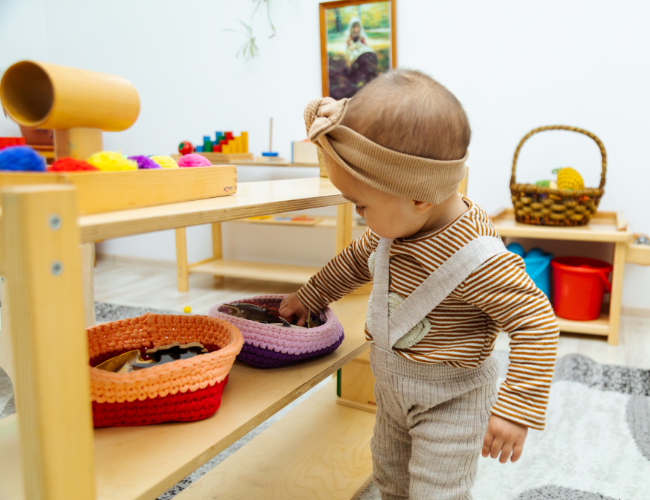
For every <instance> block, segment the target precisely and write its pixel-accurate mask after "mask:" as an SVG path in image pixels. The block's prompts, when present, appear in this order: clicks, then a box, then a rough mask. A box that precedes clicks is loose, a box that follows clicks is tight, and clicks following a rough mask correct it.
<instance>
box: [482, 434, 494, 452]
mask: <svg viewBox="0 0 650 500" xmlns="http://www.w3.org/2000/svg"><path fill="white" fill-rule="evenodd" d="M493 441H494V435H493V434H492V433H491V432H490V431H489V430H488V431H487V432H486V433H485V437H484V438H483V449H482V450H481V454H482V455H483V457H484V458H487V456H488V455H489V454H490V448H492V442H493Z"/></svg>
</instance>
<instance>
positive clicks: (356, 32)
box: [352, 24, 361, 36]
mask: <svg viewBox="0 0 650 500" xmlns="http://www.w3.org/2000/svg"><path fill="white" fill-rule="evenodd" d="M359 33H361V27H360V26H359V25H358V24H355V25H354V26H352V34H353V35H354V36H359Z"/></svg>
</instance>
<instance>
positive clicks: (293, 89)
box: [0, 0, 650, 308]
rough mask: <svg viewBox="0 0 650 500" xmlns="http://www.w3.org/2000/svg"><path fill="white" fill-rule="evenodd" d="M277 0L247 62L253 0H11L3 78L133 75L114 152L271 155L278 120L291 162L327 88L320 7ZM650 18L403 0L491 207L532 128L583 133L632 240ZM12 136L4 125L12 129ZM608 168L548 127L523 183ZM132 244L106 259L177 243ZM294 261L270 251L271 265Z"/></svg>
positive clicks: (1, 26)
mask: <svg viewBox="0 0 650 500" xmlns="http://www.w3.org/2000/svg"><path fill="white" fill-rule="evenodd" d="M270 1H271V9H272V15H273V20H274V22H275V25H276V28H277V35H276V36H275V38H273V39H270V40H269V39H267V38H266V36H267V35H268V33H269V30H268V28H267V27H266V24H265V13H264V12H260V13H259V14H258V16H257V20H256V22H255V26H256V31H257V35H258V37H257V41H258V45H259V46H260V54H259V56H258V57H256V58H255V59H253V60H251V61H248V62H246V61H244V60H243V59H242V58H239V59H237V58H235V56H234V54H235V52H236V51H237V49H238V48H239V45H240V44H241V42H243V37H240V36H239V35H237V34H235V33H230V32H226V31H224V29H228V28H234V29H237V28H238V19H239V18H242V19H244V20H246V21H248V19H249V14H250V12H251V10H252V2H243V1H240V2H232V1H225V0H210V1H207V0H205V1H199V0H192V1H187V2H183V3H179V2H171V1H169V0H159V1H155V2H154V1H144V0H139V1H137V2H134V1H125V0H111V1H101V2H100V1H93V2H88V1H83V0H49V1H47V2H44V1H43V0H3V1H2V2H1V3H0V68H1V67H6V66H8V65H9V64H10V63H12V62H14V61H16V60H20V59H24V58H29V57H34V58H41V59H47V60H49V61H51V62H54V63H59V64H65V65H70V66H77V67H81V68H86V69H92V70H97V71H103V72H107V73H114V74H118V75H122V76H124V77H126V78H128V79H130V80H131V81H132V82H133V83H134V84H135V85H136V87H137V88H138V90H139V92H140V95H141V98H142V112H141V115H140V119H139V120H138V122H137V123H136V125H135V126H134V127H133V128H131V129H130V130H128V131H126V132H123V133H119V134H105V144H106V147H107V148H110V149H115V150H117V149H121V150H122V151H123V152H124V153H127V154H136V153H140V154H153V153H169V152H171V151H172V150H173V149H174V147H175V146H176V144H177V143H178V142H179V141H180V140H182V139H189V140H193V141H196V140H197V139H200V138H201V137H202V136H203V135H204V134H206V133H212V132H214V131H215V130H222V129H232V130H234V131H239V130H248V131H249V133H250V144H251V147H252V149H253V150H254V151H255V152H259V151H261V150H263V149H266V147H267V141H268V139H267V137H268V118H269V117H270V116H273V117H274V120H275V124H276V128H275V131H274V137H275V141H274V144H275V145H276V148H275V149H278V150H279V151H280V153H281V154H282V155H285V156H288V155H289V154H290V151H289V144H290V142H291V141H292V140H298V139H302V138H303V137H304V136H305V132H304V126H303V123H302V110H303V107H304V105H305V104H306V103H307V102H308V101H309V100H310V99H311V98H313V97H316V96H318V95H319V94H320V92H321V87H320V60H319V43H320V42H319V33H318V29H319V28H318V1H316V0H300V1H298V0H270ZM649 21H650V4H649V3H648V2H645V1H642V0H635V1H633V0H630V1H626V2H608V1H604V0H598V1H592V2H587V1H584V0H549V1H546V2H543V3H542V2H519V1H515V0H493V1H491V2H483V1H480V0H464V1H463V0H457V1H455V2H430V1H428V0H408V1H407V0H398V6H397V30H398V31H397V39H398V61H399V64H400V65H401V66H407V67H412V68H419V69H422V70H424V71H426V72H428V73H430V74H432V75H433V76H434V77H435V78H437V79H439V80H440V81H441V82H442V83H444V84H445V85H447V86H448V87H449V88H450V89H451V90H452V91H453V92H454V93H455V94H456V95H457V96H458V97H459V99H460V100H461V102H463V104H464V106H465V108H466V110H467V112H468V114H469V117H470V120H471V124H472V128H473V133H474V135H473V140H472V144H471V146H470V161H469V164H470V165H471V167H472V170H471V175H470V182H469V189H470V196H471V197H473V198H474V199H476V200H477V201H478V202H479V203H481V204H483V205H484V206H485V207H486V208H487V209H488V210H494V209H496V208H498V207H501V206H507V205H508V204H509V203H510V201H509V190H508V179H509V176H510V166H511V162H512V154H513V152H514V149H515V147H516V145H517V143H518V141H519V140H520V138H521V137H522V136H523V135H524V134H525V133H527V132H528V131H529V130H530V129H532V128H534V127H537V126H539V125H547V124H555V123H558V124H567V125H575V126H579V127H583V128H586V129H588V130H590V131H592V132H594V133H595V134H597V135H598V136H599V137H600V138H601V139H602V140H603V142H604V143H605V146H606V147H607V153H608V158H609V171H608V177H607V186H606V195H605V197H604V198H603V201H602V204H601V208H602V209H603V210H622V211H624V212H625V214H626V215H627V217H628V219H629V221H630V226H631V227H632V229H633V230H635V231H638V232H650V222H648V214H650V210H649V208H648V201H647V200H648V195H647V189H648V187H650V169H649V168H648V160H647V157H646V155H645V154H644V153H645V151H644V146H645V143H646V138H647V137H649V136H650V121H649V120H648V118H647V116H648V112H649V111H650V106H649V105H650V97H649V93H648V89H649V88H650V57H648V56H649V54H648V47H650V31H648V30H647V25H648V23H649ZM23 26H26V28H23ZM12 126H13V125H11V124H7V122H6V121H2V117H0V133H3V132H4V131H5V130H7V128H8V127H12ZM599 164H600V162H599V155H598V149H597V148H596V146H595V145H594V144H593V143H591V141H590V139H588V138H586V137H582V136H577V135H575V134H570V133H568V132H567V133H555V132H552V133H551V132H547V133H545V134H543V135H540V136H537V137H534V138H533V139H531V140H530V141H529V143H528V144H527V145H526V146H525V147H524V149H523V151H522V155H521V158H520V169H519V171H518V178H519V179H521V180H527V181H535V180H538V179H540V178H544V177H548V176H549V175H550V170H551V169H552V168H554V167H556V166H563V165H571V166H574V167H575V168H577V169H578V170H579V171H580V172H581V173H583V175H584V177H585V179H586V181H587V183H588V184H589V185H596V184H597V182H598V176H599ZM241 170H242V169H240V172H241ZM240 175H243V174H240ZM249 175H250V178H257V177H256V175H262V174H259V173H257V174H256V173H251V174H249ZM201 231H203V232H201ZM206 234H207V233H206V232H205V230H201V229H198V230H194V231H192V232H191V233H190V241H191V244H190V256H191V257H192V256H199V255H207V253H209V238H208V237H207V236H206ZM238 238H246V236H244V235H238ZM314 238H318V236H317V235H314ZM323 238H324V240H323V244H322V245H321V246H325V245H328V244H329V243H327V237H326V236H323ZM130 240H131V241H130V242H127V241H125V240H122V241H118V242H112V243H107V244H106V245H105V247H104V250H106V249H110V251H111V252H112V253H135V252H141V253H143V254H148V255H151V254H156V255H157V256H159V257H160V258H169V259H171V258H173V244H172V242H171V240H170V238H169V236H168V235H167V236H165V235H156V236H141V237H138V239H137V243H136V244H134V243H133V242H134V241H135V239H130ZM134 247H136V248H134ZM281 256H282V254H280V255H277V254H273V255H271V254H270V253H269V252H263V251H262V250H260V255H259V260H270V261H274V260H278V259H279V258H281ZM318 258H321V257H320V256H319V257H318ZM649 282H650V269H647V268H639V267H638V266H632V265H629V266H627V269H626V277H625V291H624V296H623V302H624V304H625V305H626V306H628V307H645V308H650V293H648V292H649V289H648V287H649V285H648V283H649Z"/></svg>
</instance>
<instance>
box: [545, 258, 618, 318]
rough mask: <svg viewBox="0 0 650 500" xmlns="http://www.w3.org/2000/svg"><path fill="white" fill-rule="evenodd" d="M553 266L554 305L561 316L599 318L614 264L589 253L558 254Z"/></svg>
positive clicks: (609, 287) (552, 263) (552, 262)
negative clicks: (589, 255)
mask: <svg viewBox="0 0 650 500" xmlns="http://www.w3.org/2000/svg"><path fill="white" fill-rule="evenodd" d="M551 266H552V267H553V308H554V309H555V314H557V315H558V316H560V317H561V318H566V319H573V320H577V321H589V320H592V319H597V318H598V316H599V315H600V308H601V306H602V304H603V295H604V294H605V291H607V292H609V291H611V289H612V286H611V284H610V282H609V278H608V277H609V273H611V272H612V266H611V264H608V263H607V262H604V261H602V260H597V259H589V258H587V257H556V258H554V259H553V260H552V261H551Z"/></svg>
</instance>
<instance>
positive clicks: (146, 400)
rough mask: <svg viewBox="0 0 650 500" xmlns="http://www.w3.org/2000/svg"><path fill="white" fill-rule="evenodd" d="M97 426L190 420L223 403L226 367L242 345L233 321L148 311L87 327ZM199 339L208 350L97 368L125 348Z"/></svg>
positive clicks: (92, 396) (206, 413)
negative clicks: (140, 366)
mask: <svg viewBox="0 0 650 500" xmlns="http://www.w3.org/2000/svg"><path fill="white" fill-rule="evenodd" d="M87 332H88V344H89V350H90V366H91V368H90V382H91V400H92V406H93V421H94V425H95V427H121V426H134V425H147V424H158V423H161V422H190V421H194V420H201V419H203V418H207V417H210V416H211V415H213V414H214V412H216V411H217V409H218V408H219V405H220V404H221V394H222V392H223V389H224V387H225V385H226V383H227V382H228V373H229V372H230V369H231V368H232V365H233V363H234V362H235V358H236V356H237V354H239V351H240V350H241V348H242V345H243V342H244V340H243V337H242V334H241V332H240V331H239V330H238V329H237V328H236V327H235V326H234V325H232V324H230V323H228V322H227V321H223V320H220V319H216V318H210V317H208V316H175V315H163V314H145V315H143V316H140V317H138V318H130V319H125V320H121V321H113V322H111V323H104V324H100V325H96V326H93V327H91V328H88V330H87ZM173 342H180V343H181V344H188V343H190V342H200V343H201V344H203V345H204V346H205V348H206V349H207V350H208V353H207V354H202V355H200V356H194V357H192V358H189V359H182V360H178V361H174V362H172V363H165V364H163V365H160V366H154V367H151V368H147V369H144V370H138V371H133V372H131V373H112V372H107V371H104V370H99V369H97V368H94V367H95V366H97V365H98V364H100V363H102V362H104V361H106V360H107V359H110V358H112V357H114V356H117V355H119V354H121V353H123V352H127V351H131V350H134V349H139V350H140V351H141V352H142V353H143V354H144V353H145V350H146V349H147V348H152V347H156V346H162V345H167V344H171V343H173Z"/></svg>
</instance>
